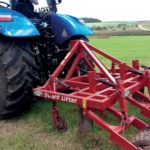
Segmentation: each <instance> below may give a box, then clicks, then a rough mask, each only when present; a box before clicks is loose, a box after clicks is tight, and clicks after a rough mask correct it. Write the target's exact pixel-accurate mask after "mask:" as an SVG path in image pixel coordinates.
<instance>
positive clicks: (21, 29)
mask: <svg viewBox="0 0 150 150" xmlns="http://www.w3.org/2000/svg"><path fill="white" fill-rule="evenodd" d="M46 2H47V1H45V3H46ZM40 3H44V1H42V0H41V1H40ZM57 4H59V2H58V1H54V0H53V1H52V2H51V3H48V4H47V6H48V7H47V8H46V9H42V8H40V9H39V10H40V11H39V12H38V17H36V16H35V17H34V18H27V17H26V16H24V15H23V14H21V13H20V12H17V11H16V10H15V9H16V8H17V1H14V0H12V1H10V3H6V2H3V1H0V6H1V8H0V39H1V40H0V45H1V48H0V60H1V61H0V68H1V71H0V72H1V75H0V97H1V98H0V117H1V118H7V117H12V116H15V115H17V114H19V112H22V111H23V109H24V108H25V107H26V106H27V105H28V103H29V102H30V99H32V98H31V97H32V88H33V87H36V86H37V85H42V84H43V83H45V82H46V80H47V79H48V77H49V75H50V74H52V73H53V71H54V70H55V69H56V67H57V66H58V65H59V64H60V62H61V61H62V60H63V58H64V57H65V56H66V54H67V53H68V52H69V46H70V40H73V39H83V40H86V41H87V40H88V39H87V37H86V35H91V34H92V31H91V29H90V28H89V27H87V26H86V25H85V24H83V22H82V21H81V20H79V19H77V18H75V17H72V16H69V15H61V14H56V5H57ZM39 5H40V4H39ZM66 71H67V69H66ZM63 74H65V71H64V72H62V76H63Z"/></svg>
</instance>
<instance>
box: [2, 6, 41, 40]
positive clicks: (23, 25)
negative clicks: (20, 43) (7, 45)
mask: <svg viewBox="0 0 150 150" xmlns="http://www.w3.org/2000/svg"><path fill="white" fill-rule="evenodd" d="M0 34H2V35H3V36H7V37H33V36H40V33H39V31H38V30H37V29H36V27H35V26H34V24H33V23H32V22H31V21H30V20H29V19H28V18H27V17H25V16H24V15H22V14H21V13H19V12H16V11H14V10H11V9H7V8H0Z"/></svg>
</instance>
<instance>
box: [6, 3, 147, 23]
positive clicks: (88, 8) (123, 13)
mask: <svg viewBox="0 0 150 150" xmlns="http://www.w3.org/2000/svg"><path fill="white" fill-rule="evenodd" d="M3 1H7V0H3ZM44 1H45V0H39V2H40V3H41V2H42V3H43V2H44ZM58 10H59V11H58V12H59V13H63V14H70V15H73V16H77V17H94V18H98V19H101V20H102V21H127V20H129V21H130V20H134V21H136V20H150V0H62V3H61V4H60V5H59V6H58Z"/></svg>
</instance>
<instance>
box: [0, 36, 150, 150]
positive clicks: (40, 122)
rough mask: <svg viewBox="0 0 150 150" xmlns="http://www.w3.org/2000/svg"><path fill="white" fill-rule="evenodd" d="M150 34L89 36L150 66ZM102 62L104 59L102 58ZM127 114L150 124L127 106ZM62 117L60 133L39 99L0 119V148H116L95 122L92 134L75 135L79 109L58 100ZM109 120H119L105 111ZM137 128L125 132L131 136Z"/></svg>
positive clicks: (117, 53)
mask: <svg viewBox="0 0 150 150" xmlns="http://www.w3.org/2000/svg"><path fill="white" fill-rule="evenodd" d="M149 41H150V36H130V37H128V36H127V37H111V38H108V39H94V38H91V39H90V43H91V44H93V45H94V46H95V47H97V48H99V49H102V50H104V51H105V52H107V53H109V54H110V55H112V56H114V57H116V58H118V59H120V60H122V61H124V62H126V63H128V64H130V63H131V60H132V59H139V60H140V61H141V63H142V64H146V65H150V42H149ZM102 60H103V61H104V62H105V59H103V58H102ZM128 107H129V113H130V114H134V115H136V116H138V117H139V118H141V119H142V120H144V121H145V122H147V123H149V124H150V121H149V120H148V119H146V118H144V117H143V116H142V115H141V114H140V112H139V110H138V109H136V108H134V107H133V106H131V105H129V106H128ZM59 108H60V111H61V114H62V116H63V117H64V118H65V119H66V120H67V123H68V131H67V132H62V133H59V132H57V130H56V129H55V127H54V125H53V123H52V118H51V114H50V109H51V103H50V102H48V101H38V102H36V103H33V104H32V105H31V108H30V110H28V111H27V112H26V113H24V114H23V115H22V116H21V117H19V118H16V119H13V120H8V121H7V120H6V121H0V150H21V149H22V150H70V149H71V150H118V148H117V146H116V145H114V144H113V143H111V142H110V141H109V140H108V139H107V137H108V134H107V132H105V131H104V130H103V129H101V128H99V127H98V126H97V125H94V130H93V133H91V134H90V135H89V137H86V138H85V139H82V138H81V137H79V135H78V108H77V107H76V106H74V105H68V104H63V103H59ZM103 118H105V119H106V120H107V121H108V122H110V123H112V124H116V123H120V122H119V121H118V120H117V119H116V118H114V117H113V116H111V115H110V114H108V113H107V112H106V113H105V114H104V116H103ZM135 133H136V130H135V129H130V130H128V131H127V134H125V136H126V137H128V138H129V139H132V138H133V136H134V135H135Z"/></svg>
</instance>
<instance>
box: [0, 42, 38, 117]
mask: <svg viewBox="0 0 150 150" xmlns="http://www.w3.org/2000/svg"><path fill="white" fill-rule="evenodd" d="M0 45H1V46H0V118H1V119H7V118H11V117H15V116H18V115H19V114H20V113H21V112H23V111H24V110H26V109H27V108H28V107H27V106H28V104H29V102H30V100H31V98H32V87H33V86H34V84H35V83H34V81H35V79H36V74H37V70H38V67H37V66H36V62H35V56H34V53H33V52H32V51H31V48H30V45H29V43H28V42H22V41H20V40H16V41H15V40H11V39H7V40H6V39H3V40H2V39H0Z"/></svg>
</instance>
